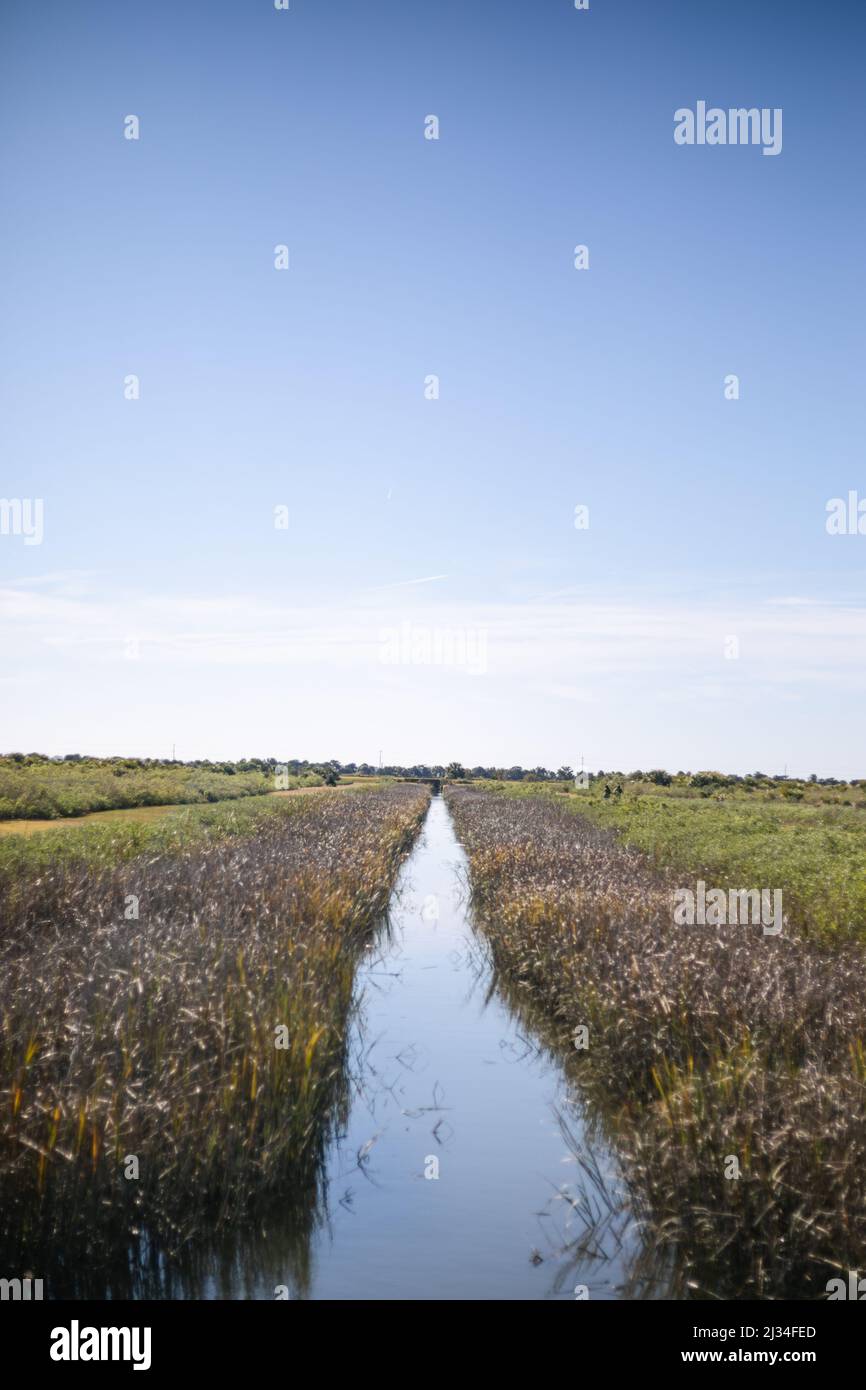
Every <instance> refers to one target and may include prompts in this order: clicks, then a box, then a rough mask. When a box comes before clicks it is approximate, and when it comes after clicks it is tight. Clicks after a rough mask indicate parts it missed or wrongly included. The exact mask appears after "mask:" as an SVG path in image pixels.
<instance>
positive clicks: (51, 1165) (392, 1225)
mask: <svg viewBox="0 0 866 1390" xmlns="http://www.w3.org/2000/svg"><path fill="white" fill-rule="evenodd" d="M2 761H3V765H4V766H3V768H2V769H0V795H5V797H6V802H5V803H4V804H5V805H7V807H8V804H9V803H10V802H14V805H15V807H16V809H15V810H14V812H13V813H8V811H7V819H6V821H5V822H3V824H4V826H5V830H4V833H3V835H2V836H0V1088H2V1091H0V1096H2V1110H0V1116H2V1118H0V1264H2V1269H3V1272H4V1274H6V1276H7V1277H23V1276H24V1275H25V1274H27V1273H28V1272H29V1273H31V1274H32V1275H33V1276H34V1277H38V1278H42V1279H44V1281H45V1284H46V1290H47V1296H49V1297H59V1296H60V1297H62V1296H72V1297H93V1298H106V1297H110V1298H138V1297H160V1298H212V1297H228V1298H250V1297H252V1298H262V1299H273V1298H283V1297H288V1298H329V1297H334V1298H345V1299H358V1298H362V1299H382V1300H388V1299H406V1298H411V1299H425V1298H433V1299H437V1298H460V1299H490V1298H493V1299H574V1298H575V1297H583V1296H591V1297H601V1298H605V1299H636V1298H650V1299H652V1298H656V1299H657V1298H664V1299H682V1300H686V1299H707V1298H710V1299H719V1298H721V1299H743V1298H760V1299H768V1300H772V1299H799V1298H807V1299H823V1298H827V1297H828V1296H829V1291H830V1290H831V1289H832V1281H833V1280H834V1279H835V1278H837V1277H842V1278H843V1279H844V1278H847V1271H849V1270H852V1269H853V1270H856V1269H858V1268H859V1267H861V1266H862V1263H863V1249H864V1241H866V1178H864V1173H866V1108H864V1103H866V1002H864V990H863V980H864V968H866V958H864V957H866V874H864V853H863V851H864V847H866V788H864V786H863V784H858V783H852V784H848V783H829V782H828V783H825V784H819V783H817V780H815V781H813V782H812V783H806V782H804V783H797V782H789V781H788V780H787V779H773V778H769V777H764V776H763V775H762V774H755V776H754V777H753V778H746V779H744V778H725V777H723V776H722V775H721V774H699V775H696V776H694V777H692V776H689V775H686V774H680V775H679V776H676V777H667V775H662V774H658V773H648V774H640V773H638V774H632V775H630V776H627V775H623V774H607V775H605V774H599V775H595V776H592V777H590V778H584V779H580V778H573V777H572V778H564V777H563V778H558V777H556V776H555V775H554V774H548V775H546V776H545V777H541V778H533V776H531V775H529V774H527V775H525V776H523V777H520V778H515V777H508V776H496V775H493V776H491V775H473V774H470V773H467V772H466V771H465V770H464V769H462V768H458V767H457V766H456V765H454V766H453V768H452V769H450V770H446V769H436V770H434V772H436V774H437V776H436V778H435V779H434V778H431V777H429V776H428V777H427V780H424V777H425V770H422V771H421V772H420V773H419V771H418V770H417V769H386V770H384V771H383V773H382V775H373V774H374V770H373V769H365V771H364V772H363V773H359V772H358V769H357V768H356V766H355V765H351V767H352V770H351V771H337V772H336V774H335V776H336V780H337V782H338V785H336V786H333V787H331V786H327V785H325V781H326V780H332V778H331V772H329V768H330V769H331V771H334V770H335V769H337V768H338V767H339V765H325V766H324V767H320V768H318V769H315V768H312V767H311V766H310V765H304V766H303V767H302V766H300V765H297V766H296V767H295V768H294V769H293V770H292V772H291V773H289V774H285V775H284V776H283V779H282V783H281V790H282V791H288V792H290V794H289V795H280V794H276V795H275V794H274V785H275V784H274V775H273V769H274V765H273V763H266V764H261V765H257V766H249V765H248V766H245V767H241V766H240V765H235V764H231V765H229V764H226V765H208V766H207V767H202V766H201V765H199V766H197V767H195V768H193V767H189V766H184V765H179V764H177V765H170V764H168V765H157V766H147V765H141V764H138V762H137V760H112V764H109V763H108V762H107V760H106V761H105V762H103V763H100V762H99V760H78V761H79V762H80V763H81V764H83V765H79V766H76V763H75V761H73V762H71V763H70V762H66V763H64V764H59V765H58V764H55V763H52V762H50V761H49V760H47V759H45V760H40V759H39V758H38V757H36V759H35V761H25V760H23V759H21V760H19V761H18V762H17V763H15V764H13V765H12V766H9V765H8V764H9V762H10V760H7V759H4V760H2ZM121 763H123V764H124V765H123V766H122V767H120V768H119V766H118V765H119V764H121ZM127 763H128V764H129V765H128V766H127V765H126V764H127ZM58 768H59V771H58ZM426 771H427V772H429V770H426ZM118 772H119V775H117V774H118ZM477 772H479V773H487V772H489V770H482V769H479V770H477ZM54 773H56V776H54ZM449 773H450V775H449ZM53 776H54V780H52V777H53ZM287 777H288V778H289V779H290V781H289V785H288V786H286V785H284V783H285V782H286V778H287ZM4 778H5V781H4V780H3V779H4ZM118 784H120V785H118ZM229 784H230V785H229ZM440 784H441V785H442V794H441V795H440V794H439V785H440ZM227 788H228V789H227ZM222 791H226V794H225V795H224V796H223V795H220V793H221V792H222ZM13 793H14V796H13ZM157 798H159V799H157ZM209 798H212V799H211V800H210V802H209V804H203V803H208V799H209ZM106 802H109V803H111V804H110V805H106ZM39 809H41V810H42V811H44V812H46V814H45V815H44V816H39V815H38V814H31V813H34V812H37V811H38V810H39ZM25 811H26V812H27V813H28V814H27V815H25V814H24V812H25ZM91 815H92V819H91V818H89V817H90V816H91ZM13 817H14V818H17V819H19V820H21V821H25V820H26V821H27V822H28V825H27V831H28V833H26V834H25V833H21V831H20V830H19V832H17V833H16V832H15V830H14V828H13V824H12V822H13ZM82 817H84V819H81V818H82ZM58 819H60V820H63V821H65V822H67V823H66V824H64V825H63V827H62V828H58V827H57V826H56V824H52V822H56V821H57V820H58ZM41 822H47V826H46V825H45V824H41ZM762 894H763V895H764V896H763V898H762ZM677 903H679V905H680V907H682V905H683V904H684V903H685V904H686V908H688V909H689V910H688V911H685V910H684V911H682V912H680V911H679V910H678V909H677V908H676V907H675V904H677ZM770 905H771V906H772V908H773V911H772V912H768V911H765V910H764V909H766V908H768V906H770ZM737 906H738V907H739V908H740V909H741V910H740V915H739V917H738V916H737V913H736V910H734V911H731V908H732V907H734V908H736V907H737ZM689 913H690V914H691V915H689ZM750 913H751V915H749V914H750ZM684 918H685V920H684Z"/></svg>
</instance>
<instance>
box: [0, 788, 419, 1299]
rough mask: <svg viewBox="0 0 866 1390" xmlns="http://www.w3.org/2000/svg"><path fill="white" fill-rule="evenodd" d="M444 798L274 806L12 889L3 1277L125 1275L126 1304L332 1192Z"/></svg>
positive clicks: (391, 796)
mask: <svg viewBox="0 0 866 1390" xmlns="http://www.w3.org/2000/svg"><path fill="white" fill-rule="evenodd" d="M427 802H428V796H427V793H426V792H425V791H423V790H422V789H420V788H418V787H408V786H396V787H393V788H390V789H388V790H380V791H373V792H357V793H356V792H352V793H342V792H334V793H328V792H325V793H321V794H320V795H317V796H311V797H309V798H306V797H302V798H298V799H297V800H295V801H292V800H291V799H287V800H285V801H282V802H280V803H278V804H277V805H275V804H274V802H271V803H270V806H271V808H272V809H270V808H269V810H268V811H267V813H265V814H261V815H260V816H259V817H258V818H257V819H256V820H255V821H254V823H252V824H250V823H247V825H246V831H247V833H245V834H240V833H238V834H234V835H220V836H219V837H218V838H216V839H213V840H210V841H207V840H205V842H203V843H192V844H191V845H190V844H189V842H186V843H184V842H181V844H180V845H179V846H175V852H168V851H166V850H165V849H163V851H162V852H151V853H148V854H145V855H140V856H138V857H136V858H130V859H127V860H126V861H122V862H119V863H112V862H110V861H109V860H108V859H107V858H103V859H102V860H101V861H100V862H98V863H96V864H94V863H93V862H92V860H91V862H90V863H88V862H86V861H85V860H82V859H80V858H79V859H74V858H73V859H72V860H69V861H65V862H59V863H56V864H53V865H51V864H48V865H40V864H39V863H37V864H36V865H35V866H34V864H33V863H32V862H31V864H30V872H29V874H25V875H24V878H23V880H18V881H16V882H15V883H10V882H8V881H7V882H6V883H5V884H4V885H3V887H4V891H3V893H2V894H0V1078H2V1092H0V1270H2V1272H3V1273H4V1274H8V1275H10V1276H12V1275H14V1274H16V1273H18V1272H19V1271H21V1270H23V1269H25V1268H30V1269H32V1270H34V1271H35V1272H36V1273H37V1274H38V1276H39V1277H46V1278H47V1279H48V1281H49V1288H50V1289H53V1290H54V1291H57V1290H58V1289H64V1288H66V1289H69V1288H74V1289H76V1290H80V1289H81V1288H82V1287H86V1286H87V1280H88V1274H89V1272H90V1271H92V1272H93V1281H94V1287H102V1286H103V1281H105V1280H106V1279H107V1278H108V1275H107V1271H111V1278H110V1280H109V1282H108V1284H107V1285H105V1286H106V1287H109V1286H110V1287H111V1288H113V1290H114V1292H115V1293H117V1294H119V1295H120V1296H122V1295H123V1293H124V1292H128V1291H129V1290H134V1289H135V1288H136V1287H137V1285H136V1269H137V1267H138V1266H140V1265H142V1264H143V1263H145V1264H146V1263H147V1262H151V1263H152V1262H153V1261H154V1259H155V1260H156V1262H157V1264H161V1265H163V1266H164V1265H165V1264H166V1263H169V1264H170V1263H171V1262H172V1261H173V1260H180V1259H182V1258H183V1257H184V1252H185V1251H186V1250H188V1249H189V1248H191V1247H194V1246H195V1243H196V1241H197V1240H199V1238H200V1237H201V1236H202V1234H203V1232H205V1231H207V1232H209V1233H210V1235H211V1236H212V1235H214V1234H215V1233H216V1234H219V1232H221V1231H224V1230H226V1229H227V1228H229V1227H230V1226H231V1225H232V1223H234V1222H236V1221H237V1220H238V1219H239V1218H242V1217H244V1216H247V1215H248V1214H249V1213H250V1212H253V1211H255V1210H257V1209H259V1208H260V1207H261V1206H262V1204H263V1203H266V1202H267V1200H268V1199H269V1198H272V1197H281V1196H283V1195H285V1194H287V1193H289V1192H291V1191H292V1190H298V1189H299V1188H303V1187H305V1186H306V1187H307V1188H309V1186H310V1184H311V1183H312V1184H315V1181H316V1174H317V1167H318V1165H319V1163H320V1161H321V1155H322V1146H323V1144H324V1142H325V1139H326V1137H327V1133H328V1127H329V1123H330V1117H331V1116H332V1114H333V1110H334V1106H335V1104H337V1103H338V1101H339V1096H340V1088H341V1084H342V1079H343V1067H344V1060H345V1057H344V1053H345V1043H346V1029H347V1020H348V1017H349V1013H350V1006H351V999H352V990H353V981H354V972H355V967H356V963H357V960H358V956H359V952H360V950H361V948H362V945H363V941H364V937H365V935H366V933H367V932H368V931H369V929H370V926H371V924H372V923H373V922H374V920H375V919H376V918H377V916H378V915H379V914H380V913H382V912H383V910H384V908H385V907H386V904H387V901H388V896H389V892H390V889H391V885H392V883H393V879H394V876H395V873H396V870H397V867H398V865H399V863H400V861H401V859H402V858H403V856H404V855H405V854H406V852H407V851H408V848H409V846H410V845H411V843H412V840H413V839H414V837H415V835H416V833H417V831H418V828H419V826H420V823H421V820H422V818H423V815H424V812H425V810H426V807H427ZM136 910H137V913H138V916H137V917H135V915H134V913H135V911H136ZM278 1039H279V1042H280V1044H285V1046H283V1045H280V1046H278V1045H277V1043H278ZM131 1160H136V1162H135V1163H133V1162H132V1161H131ZM135 1173H137V1176H134V1175H133V1174H135ZM112 1281H113V1282H112Z"/></svg>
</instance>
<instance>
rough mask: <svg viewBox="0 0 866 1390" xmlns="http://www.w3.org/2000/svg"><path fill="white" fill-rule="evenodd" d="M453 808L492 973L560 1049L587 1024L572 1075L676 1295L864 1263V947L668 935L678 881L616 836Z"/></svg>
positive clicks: (791, 1280)
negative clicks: (605, 1126)
mask: <svg viewBox="0 0 866 1390" xmlns="http://www.w3.org/2000/svg"><path fill="white" fill-rule="evenodd" d="M449 800H450V804H451V807H452V810H453V813H454V817H455V821H456V823H457V829H458V833H459V834H460V837H461V839H462V840H463V843H464V845H465V847H466V849H467V851H468V854H469V859H470V868H471V875H472V885H473V903H474V908H475V913H476V917H477V920H478V921H479V923H480V924H481V926H482V927H483V931H484V934H485V937H486V939H487V941H488V943H489V946H490V951H491V956H492V959H493V961H494V964H495V967H496V968H497V969H498V971H499V972H500V973H501V975H502V976H503V977H506V978H508V979H509V980H510V981H511V982H512V985H513V987H514V989H515V990H519V991H520V992H521V993H522V994H524V995H526V996H527V999H528V1000H534V1002H535V1004H536V1005H537V1006H538V1007H539V1008H540V1009H542V1010H543V1011H544V1013H545V1015H546V1016H547V1018H548V1019H549V1020H550V1021H551V1026H552V1027H553V1028H554V1029H555V1030H556V1031H557V1032H558V1033H559V1035H560V1037H561V1038H562V1040H563V1042H565V1041H566V1040H567V1037H568V1035H569V1034H570V1033H572V1032H573V1030H574V1029H575V1028H577V1027H578V1026H581V1025H584V1026H587V1027H588V1028H589V1038H590V1046H589V1050H588V1052H586V1053H585V1054H580V1053H575V1062H574V1066H575V1068H576V1073H575V1074H576V1075H578V1076H579V1078H580V1081H581V1086H582V1088H583V1089H584V1091H585V1092H586V1093H587V1094H588V1095H589V1096H590V1097H591V1098H592V1099H593V1100H594V1101H595V1102H597V1105H598V1107H599V1110H600V1112H602V1113H604V1114H605V1116H607V1117H609V1120H610V1124H611V1127H612V1131H613V1132H614V1133H615V1135H616V1139H617V1147H618V1152H619V1155H620V1158H621V1162H622V1168H623V1173H624V1176H625V1179H626V1181H627V1183H628V1186H629V1190H630V1193H631V1195H632V1201H633V1204H634V1207H635V1210H636V1211H638V1212H639V1214H642V1215H643V1216H644V1217H645V1220H646V1224H645V1227H644V1229H645V1233H646V1249H647V1250H648V1252H649V1253H650V1255H651V1256H653V1255H654V1252H658V1253H659V1255H660V1256H661V1257H662V1259H663V1261H664V1253H665V1252H667V1254H668V1256H669V1258H670V1259H671V1260H672V1261H673V1262H674V1264H675V1266H676V1271H677V1281H678V1282H677V1286H678V1288H679V1289H681V1290H682V1292H683V1294H685V1295H687V1296H697V1297H700V1296H716V1297H733V1298H736V1297H744V1296H746V1297H821V1296H823V1295H824V1293H825V1290H826V1282H827V1279H828V1278H829V1277H831V1276H832V1275H833V1274H834V1273H835V1272H836V1270H837V1269H838V1268H842V1269H848V1268H850V1269H856V1268H858V1264H859V1263H862V1248H863V1242H864V1240H866V1202H864V1176H863V1175H864V1172H866V1118H864V1117H866V1053H864V1046H863V1041H864V1039H866V1002H864V996H863V978H864V973H866V958H864V953H863V951H862V949H861V948H859V947H854V946H851V945H845V944H844V943H839V944H837V945H835V946H832V947H827V946H821V945H819V944H817V943H815V942H809V941H808V940H804V939H802V938H801V937H799V936H796V935H794V934H785V935H783V936H781V937H778V938H775V937H774V938H769V937H763V936H762V935H761V934H760V931H758V932H756V931H755V929H754V928H743V927H720V928H707V927H704V928H691V929H689V928H675V927H674V926H673V923H672V912H671V907H672V891H671V883H670V882H669V881H667V880H665V879H664V878H663V877H662V876H661V874H660V873H659V872H657V871H655V870H653V869H652V868H651V867H650V866H648V865H647V863H646V861H645V860H644V859H642V857H641V856H640V855H639V854H637V853H636V852H635V851H633V850H628V849H627V848H625V847H624V846H623V845H621V844H619V843H618V842H617V841H616V839H615V838H614V837H613V836H612V835H611V834H610V833H609V832H605V831H602V830H599V829H596V828H594V827H592V826H591V825H589V824H587V822H586V821H584V820H582V819H581V818H579V817H577V816H574V815H571V814H569V813H568V811H566V810H563V809H561V808H559V807H557V806H556V804H555V803H553V802H551V801H550V800H543V799H540V798H537V797H531V798H522V799H520V798H510V797H503V796H490V795H484V794H483V793H478V792H459V791H453V792H452V793H451V794H450V797H449ZM730 1158H734V1159H736V1160H737V1163H738V1165H739V1172H740V1177H739V1178H736V1177H733V1176H729V1174H730V1173H731V1171H732V1170H731V1166H730V1164H729V1159H730Z"/></svg>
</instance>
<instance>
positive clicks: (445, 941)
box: [222, 796, 634, 1299]
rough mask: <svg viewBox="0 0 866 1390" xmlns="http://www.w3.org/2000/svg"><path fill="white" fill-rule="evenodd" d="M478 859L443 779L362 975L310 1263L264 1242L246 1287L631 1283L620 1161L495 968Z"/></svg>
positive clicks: (428, 1288) (436, 1291)
mask: <svg viewBox="0 0 866 1390" xmlns="http://www.w3.org/2000/svg"><path fill="white" fill-rule="evenodd" d="M466 868H467V866H466V859H465V855H464V853H463V851H462V849H461V846H460V844H459V842H458V841H457V838H456V836H455V833H454V828H453V825H452V822H451V817H450V815H449V813H448V810H447V807H446V804H445V802H444V801H443V799H442V798H441V797H440V796H434V797H433V799H432V801H431V805H430V810H429V813H428V816H427V819H426V822H425V825H424V828H423V831H422V834H421V836H420V837H419V840H418V842H417V843H416V846H415V848H414V849H413V851H412V853H411V855H410V856H409V858H408V859H407V861H406V863H405V864H404V866H403V868H402V870H401V872H400V875H399V879H398V882H397V884H396V887H395V891H394V895H393V900H392V904H391V909H390V911H389V925H388V926H387V927H383V929H382V931H381V932H380V934H379V936H378V937H377V939H376V941H375V943H374V944H373V945H372V946H371V948H370V949H369V950H368V959H367V961H366V963H365V965H364V968H363V969H362V970H361V972H360V975H359V980H358V989H359V992H360V997H359V1007H358V1011H357V1016H356V1023H355V1027H354V1032H353V1038H352V1046H351V1059H350V1062H351V1069H352V1082H351V1103H350V1105H349V1107H348V1114H347V1116H346V1117H345V1123H344V1125H343V1127H342V1128H341V1131H340V1133H339V1134H338V1136H337V1137H336V1138H335V1140H334V1141H333V1143H332V1146H331V1151H330V1154H329V1159H328V1165H327V1167H328V1183H327V1196H326V1208H327V1212H326V1215H325V1216H324V1218H323V1219H322V1218H320V1219H319V1221H318V1223H317V1227H316V1229H315V1231H314V1233H313V1235H312V1238H311V1239H308V1241H305V1251H304V1258H303V1268H302V1275H301V1277H300V1278H299V1277H298V1271H297V1269H295V1270H294V1271H293V1272H290V1271H289V1270H288V1269H285V1270H284V1271H283V1272H282V1275H281V1270H280V1265H279V1259H271V1258H268V1252H267V1242H264V1243H263V1244H262V1245H260V1246H259V1252H258V1254H259V1260H257V1261H256V1263H257V1265H258V1269H257V1270H256V1273H255V1275H254V1276H253V1277H252V1278H250V1271H249V1267H248V1268H247V1276H246V1280H245V1281H244V1282H246V1284H247V1288H246V1289H245V1290H243V1291H241V1290H240V1289H237V1288H236V1289H235V1290H234V1296H238V1295H240V1296H246V1297H253V1298H256V1297H258V1298H270V1299H273V1298H274V1297H275V1290H279V1289H281V1290H282V1292H280V1293H277V1295H276V1296H277V1297H288V1298H314V1299H315V1298H323V1299H448V1298H454V1299H575V1298H577V1297H582V1296H589V1297H590V1298H593V1299H596V1298H615V1297H618V1296H621V1293H620V1292H619V1290H620V1286H621V1285H622V1283H623V1280H624V1278H625V1274H626V1269H627V1265H628V1261H629V1259H630V1257H631V1255H632V1254H633V1253H634V1250H633V1240H632V1239H630V1238H629V1234H628V1232H627V1231H626V1233H625V1235H623V1222H622V1221H621V1220H620V1219H619V1218H617V1219H616V1220H613V1221H608V1222H607V1223H606V1222H605V1220H604V1217H605V1214H606V1212H607V1206H606V1203H607V1202H608V1201H609V1200H610V1194H616V1190H617V1181H618V1179H617V1174H616V1169H615V1164H614V1161H613V1159H612V1157H611V1155H610V1154H609V1153H607V1152H606V1151H602V1152H601V1153H599V1150H598V1148H597V1147H596V1146H594V1145H593V1146H592V1148H590V1147H589V1146H588V1144H587V1143H586V1136H585V1134H584V1132H583V1127H582V1119H581V1113H580V1109H579V1106H578V1104H577V1102H576V1101H575V1096H574V1092H573V1089H572V1088H570V1087H569V1085H568V1083H567V1081H566V1078H565V1076H564V1074H563V1071H562V1068H561V1066H560V1064H559V1062H558V1061H557V1060H556V1059H555V1058H553V1057H552V1056H551V1055H550V1054H549V1053H548V1052H547V1051H545V1049H544V1048H543V1047H542V1046H541V1045H540V1044H539V1043H538V1042H537V1041H536V1040H535V1039H534V1038H533V1037H532V1036H531V1034H530V1033H529V1032H528V1030H527V1028H526V1026H525V1025H523V1024H521V1022H520V1020H519V1019H518V1018H517V1017H516V1016H515V1014H514V1013H513V1012H512V1010H511V1009H510V1008H509V1006H508V1004H507V1002H506V1000H505V998H504V997H503V995H502V994H501V993H500V992H499V991H498V989H497V988H496V987H495V986H494V985H493V984H492V975H491V970H490V967H489V964H488V962H487V961H486V958H485V955H484V950H483V943H481V942H480V941H479V939H478V938H477V937H476V935H475V934H474V933H473V930H472V925H471V920H470V916H469V907H468V903H467V873H466ZM584 1165H587V1167H588V1168H589V1169H592V1170H593V1171H591V1172H588V1171H587V1167H585V1166H584ZM593 1165H595V1168H593ZM602 1188H603V1189H606V1190H607V1194H608V1195H604V1194H603V1193H602V1192H601V1189H602ZM581 1210H583V1212H584V1213H585V1214H584V1215H583V1216H582V1215H581ZM277 1244H279V1243H277ZM582 1247H586V1248H582ZM272 1253H273V1254H274V1255H276V1254H277V1251H276V1250H274V1251H273V1252H272ZM225 1292H226V1291H225V1290H224V1291H222V1296H225Z"/></svg>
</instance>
